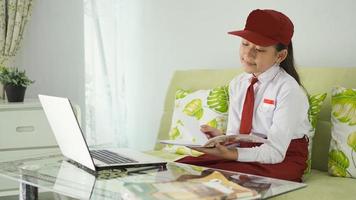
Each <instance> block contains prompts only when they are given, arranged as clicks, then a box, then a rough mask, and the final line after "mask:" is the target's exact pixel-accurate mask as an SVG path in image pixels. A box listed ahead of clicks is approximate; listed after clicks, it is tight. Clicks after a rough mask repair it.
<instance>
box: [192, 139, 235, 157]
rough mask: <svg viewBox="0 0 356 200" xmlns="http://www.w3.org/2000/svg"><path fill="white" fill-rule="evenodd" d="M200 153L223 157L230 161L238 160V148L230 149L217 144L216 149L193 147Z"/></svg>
mask: <svg viewBox="0 0 356 200" xmlns="http://www.w3.org/2000/svg"><path fill="white" fill-rule="evenodd" d="M191 149H194V150H196V151H199V152H203V153H206V154H210V155H213V156H217V157H221V158H224V159H228V160H237V156H238V152H237V149H236V148H232V149H229V148H227V147H226V146H224V145H221V144H219V143H218V144H215V147H214V148H206V147H192V148H191Z"/></svg>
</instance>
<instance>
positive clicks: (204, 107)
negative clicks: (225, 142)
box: [163, 86, 229, 156]
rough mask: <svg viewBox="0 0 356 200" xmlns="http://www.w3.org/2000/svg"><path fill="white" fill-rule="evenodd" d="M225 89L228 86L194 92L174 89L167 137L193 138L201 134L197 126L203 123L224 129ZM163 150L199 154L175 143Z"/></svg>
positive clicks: (226, 103) (225, 110) (226, 100)
mask: <svg viewBox="0 0 356 200" xmlns="http://www.w3.org/2000/svg"><path fill="white" fill-rule="evenodd" d="M228 91H229V90H228V86H220V87H216V88H213V89H210V90H198V91H195V92H192V91H189V90H183V89H179V90H177V91H176V94H175V107H174V111H173V116H172V123H171V128H170V132H169V139H170V140H190V141H196V140H198V139H199V136H200V138H201V136H202V134H203V133H202V132H201V131H200V126H201V125H203V124H208V125H209V126H212V127H215V128H217V129H220V130H221V131H223V132H226V125H227V114H228V106H229V93H228ZM163 150H164V151H167V152H170V153H176V154H180V155H192V156H198V155H201V153H199V152H197V151H194V150H191V149H189V148H187V147H184V146H178V145H166V146H165V147H164V148H163Z"/></svg>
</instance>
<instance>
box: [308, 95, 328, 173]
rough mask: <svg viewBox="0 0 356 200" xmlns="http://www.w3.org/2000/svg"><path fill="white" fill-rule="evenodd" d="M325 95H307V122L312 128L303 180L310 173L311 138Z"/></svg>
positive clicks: (309, 135)
mask: <svg viewBox="0 0 356 200" xmlns="http://www.w3.org/2000/svg"><path fill="white" fill-rule="evenodd" d="M326 95H327V94H326V93H320V94H314V95H309V96H308V100H309V110H308V119H309V122H310V124H311V126H312V128H311V129H310V131H309V134H308V138H309V144H308V153H309V154H308V160H307V169H306V170H305V171H304V177H303V178H304V179H306V178H307V175H309V174H310V173H311V153H312V146H313V138H314V134H315V128H316V124H317V121H318V118H319V113H320V109H321V106H322V105H323V102H324V100H325V98H326Z"/></svg>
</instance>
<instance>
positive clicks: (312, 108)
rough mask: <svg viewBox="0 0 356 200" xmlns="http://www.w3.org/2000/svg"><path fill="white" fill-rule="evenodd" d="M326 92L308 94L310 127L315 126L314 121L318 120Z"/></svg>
mask: <svg viewBox="0 0 356 200" xmlns="http://www.w3.org/2000/svg"><path fill="white" fill-rule="evenodd" d="M326 95H327V93H322V94H316V95H311V96H309V98H308V100H309V110H308V118H309V122H310V123H311V125H312V127H313V128H314V129H315V128H316V123H317V121H318V116H319V113H320V109H321V105H322V104H323V102H324V100H325V98H326Z"/></svg>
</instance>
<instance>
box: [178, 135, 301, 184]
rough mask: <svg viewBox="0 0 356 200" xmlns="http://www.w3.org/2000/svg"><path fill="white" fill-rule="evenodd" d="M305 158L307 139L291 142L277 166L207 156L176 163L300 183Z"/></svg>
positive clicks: (185, 158) (190, 157) (249, 145)
mask: <svg viewBox="0 0 356 200" xmlns="http://www.w3.org/2000/svg"><path fill="white" fill-rule="evenodd" d="M259 145H261V144H251V143H250V144H246V143H245V144H241V147H246V148H248V147H252V146H259ZM307 158H308V140H307V137H303V138H300V139H294V140H292V141H291V143H290V145H289V147H288V149H287V152H286V156H285V158H284V160H283V161H282V162H281V163H277V164H262V163H258V162H239V161H233V160H226V159H222V158H219V157H215V156H212V155H208V154H204V155H201V156H199V157H192V156H187V157H184V158H182V159H179V160H177V161H176V162H180V163H186V164H191V165H198V166H204V167H209V168H216V169H223V170H229V171H236V172H242V173H247V174H255V175H260V176H267V177H272V178H278V179H284V180H290V181H297V182H301V181H302V179H301V178H302V176H303V173H304V170H305V169H306V168H307V163H306V161H307Z"/></svg>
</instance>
